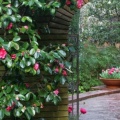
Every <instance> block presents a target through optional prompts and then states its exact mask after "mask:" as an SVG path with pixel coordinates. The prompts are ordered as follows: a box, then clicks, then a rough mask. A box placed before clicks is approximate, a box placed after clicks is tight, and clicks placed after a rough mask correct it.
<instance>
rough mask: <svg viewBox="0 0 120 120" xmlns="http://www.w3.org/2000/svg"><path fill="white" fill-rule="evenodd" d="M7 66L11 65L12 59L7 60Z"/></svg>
mask: <svg viewBox="0 0 120 120" xmlns="http://www.w3.org/2000/svg"><path fill="white" fill-rule="evenodd" d="M7 67H8V68H10V67H12V60H9V61H8V62H7Z"/></svg>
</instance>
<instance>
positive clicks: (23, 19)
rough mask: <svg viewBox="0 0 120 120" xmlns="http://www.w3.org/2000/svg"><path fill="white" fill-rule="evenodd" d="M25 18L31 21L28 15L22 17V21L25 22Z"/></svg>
mask: <svg viewBox="0 0 120 120" xmlns="http://www.w3.org/2000/svg"><path fill="white" fill-rule="evenodd" d="M26 20H27V21H29V22H31V23H32V19H31V18H30V17H28V16H24V17H22V22H26Z"/></svg>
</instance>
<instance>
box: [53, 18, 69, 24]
mask: <svg viewBox="0 0 120 120" xmlns="http://www.w3.org/2000/svg"><path fill="white" fill-rule="evenodd" d="M51 21H52V22H55V23H58V24H60V25H66V26H69V25H70V21H66V20H63V19H61V18H59V17H54V18H52V19H51Z"/></svg>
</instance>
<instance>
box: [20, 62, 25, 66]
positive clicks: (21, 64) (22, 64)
mask: <svg viewBox="0 0 120 120" xmlns="http://www.w3.org/2000/svg"><path fill="white" fill-rule="evenodd" d="M20 67H21V68H25V62H24V61H23V60H21V61H20Z"/></svg>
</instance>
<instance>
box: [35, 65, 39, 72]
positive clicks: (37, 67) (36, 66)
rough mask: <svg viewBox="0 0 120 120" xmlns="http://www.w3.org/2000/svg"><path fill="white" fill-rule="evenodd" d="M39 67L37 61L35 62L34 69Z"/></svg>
mask: <svg viewBox="0 0 120 120" xmlns="http://www.w3.org/2000/svg"><path fill="white" fill-rule="evenodd" d="M38 69H39V64H38V63H35V65H34V70H36V71H37V70H38Z"/></svg>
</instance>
